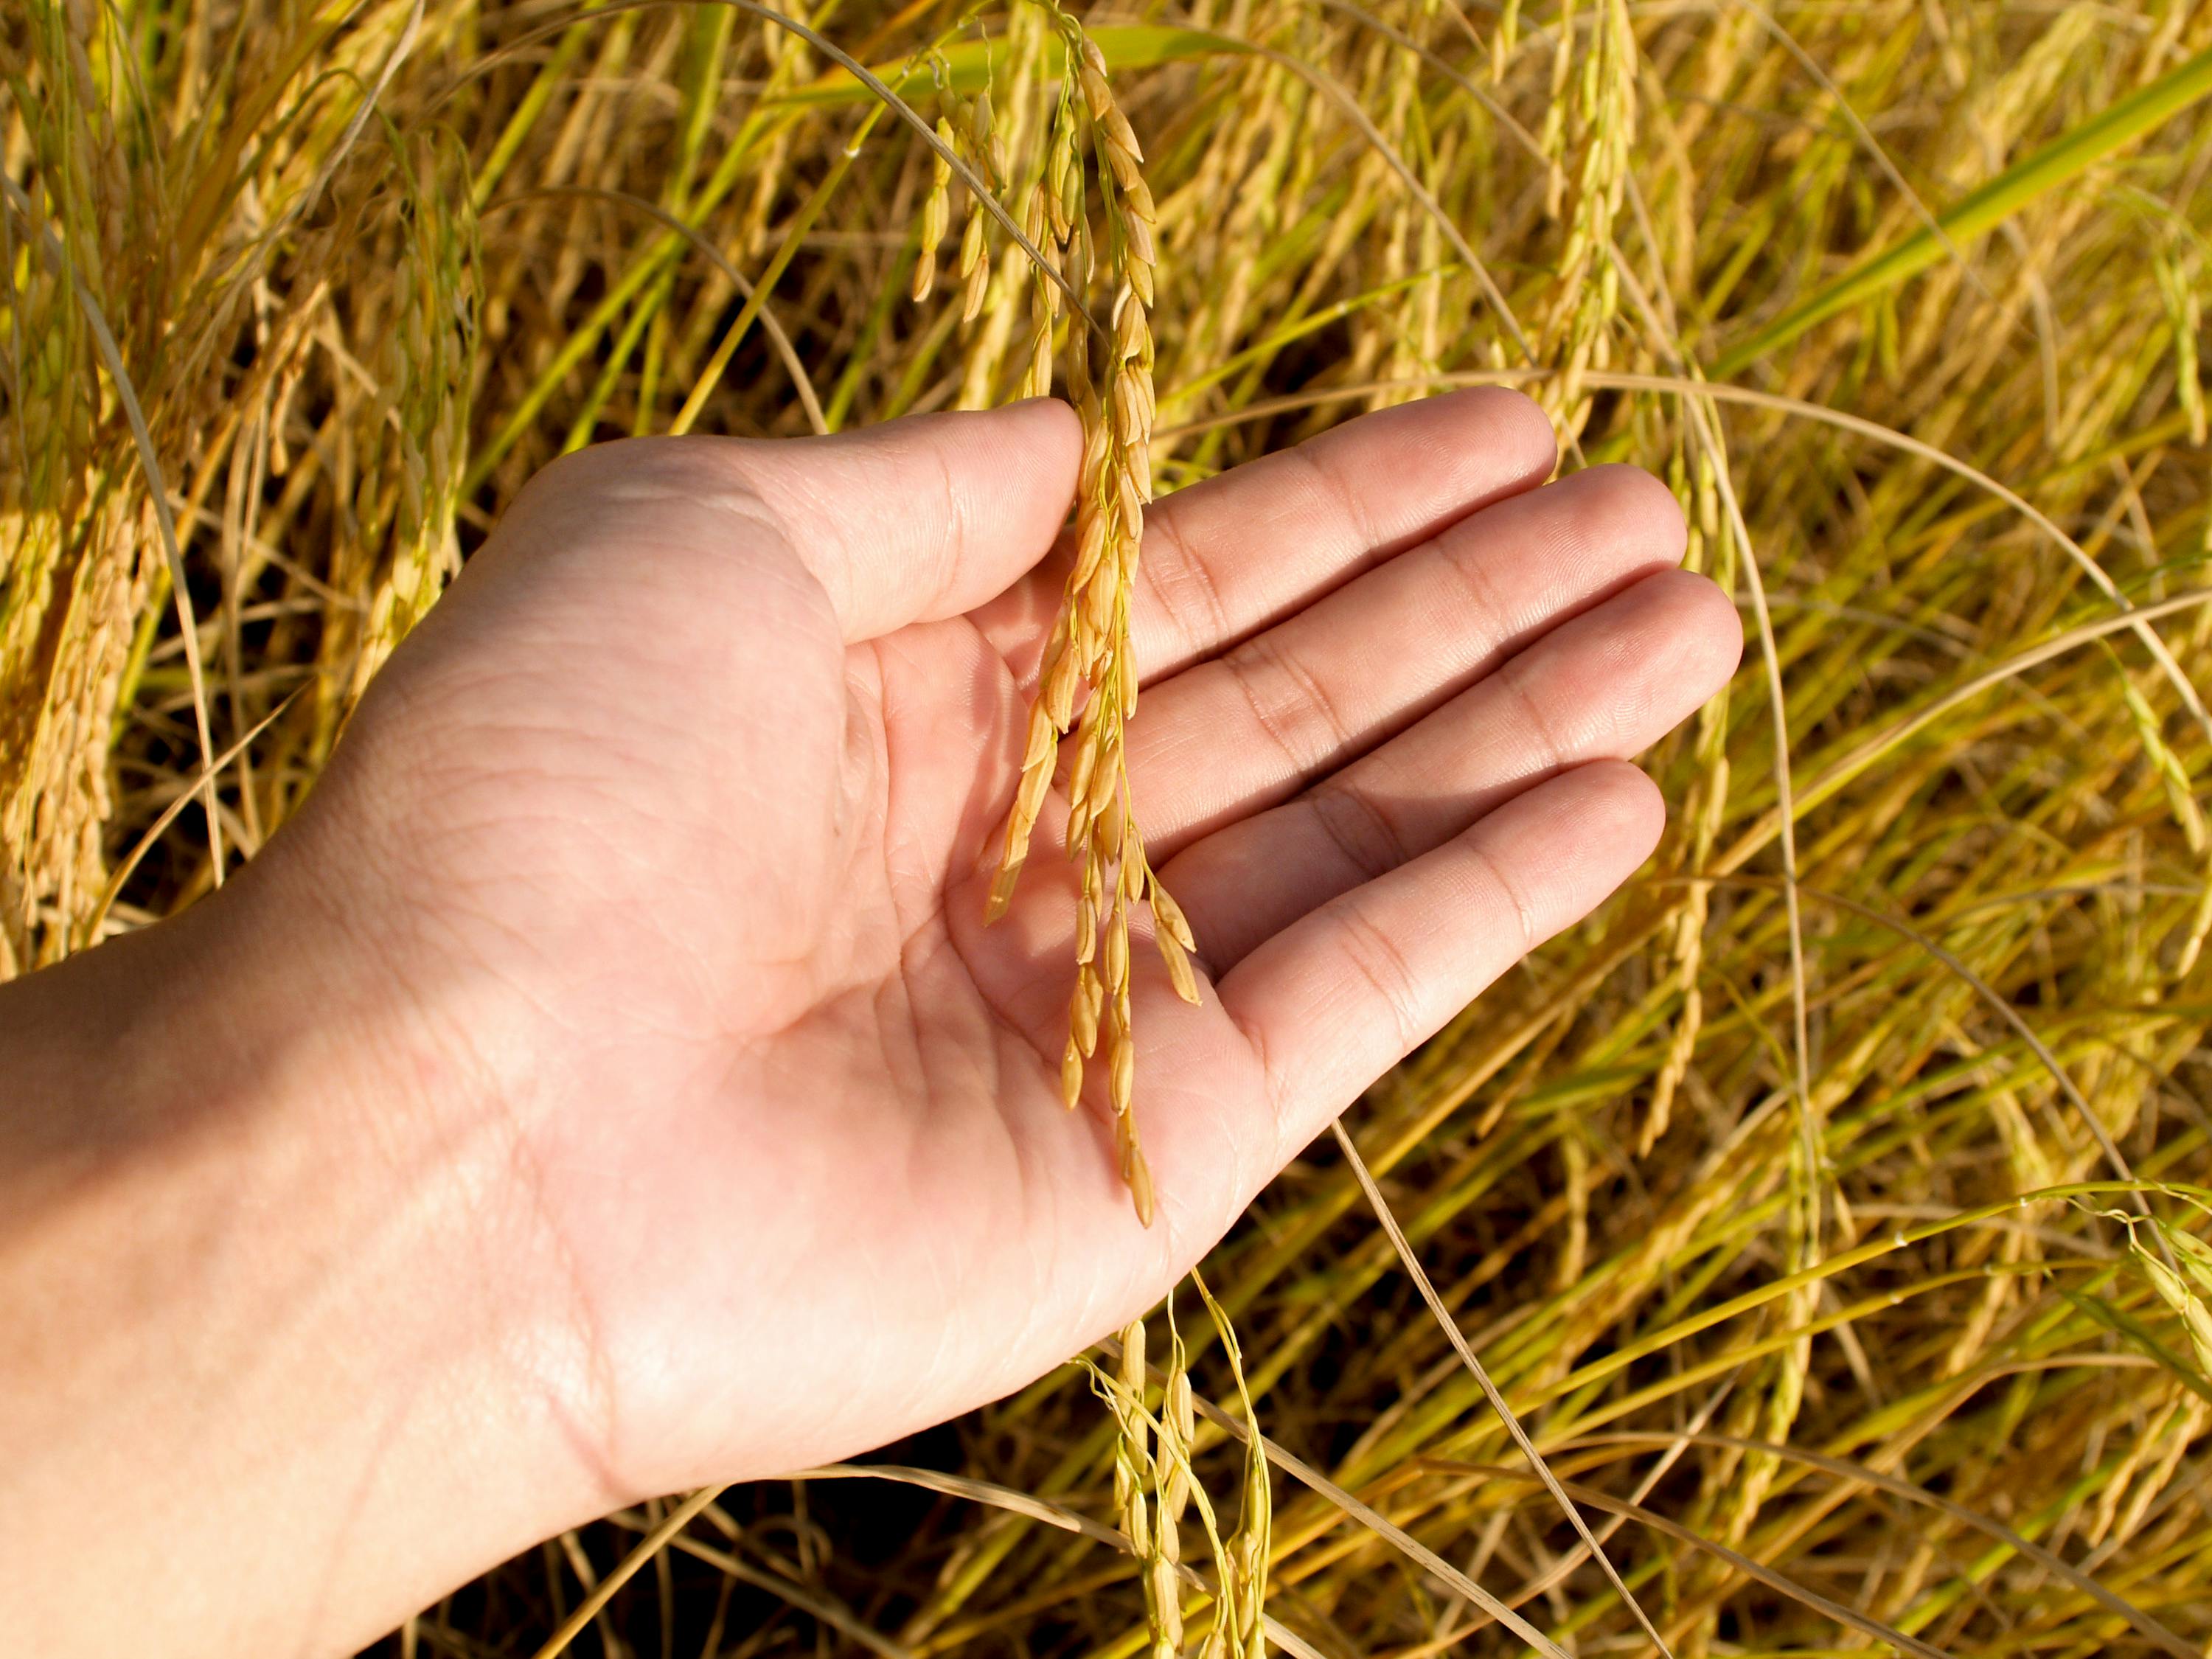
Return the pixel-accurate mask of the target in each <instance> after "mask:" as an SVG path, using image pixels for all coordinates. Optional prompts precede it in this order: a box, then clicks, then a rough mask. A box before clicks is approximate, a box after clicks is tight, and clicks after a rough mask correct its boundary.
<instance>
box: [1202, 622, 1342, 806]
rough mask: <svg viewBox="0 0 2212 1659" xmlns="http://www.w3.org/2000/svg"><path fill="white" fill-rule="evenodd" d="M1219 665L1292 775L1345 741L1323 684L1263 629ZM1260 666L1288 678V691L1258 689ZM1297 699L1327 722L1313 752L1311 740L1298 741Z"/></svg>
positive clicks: (1311, 767)
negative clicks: (1325, 740)
mask: <svg viewBox="0 0 2212 1659" xmlns="http://www.w3.org/2000/svg"><path fill="white" fill-rule="evenodd" d="M1221 665H1222V666H1223V667H1224V668H1225V669H1227V670H1228V671H1229V672H1230V674H1231V676H1232V677H1233V678H1235V680H1236V682H1237V689H1238V690H1240V691H1242V692H1243V694H1244V701H1245V702H1246V703H1247V704H1248V705H1249V707H1250V708H1251V710H1252V718H1253V719H1254V720H1256V721H1258V722H1259V725H1260V729H1261V731H1263V732H1266V733H1267V738H1268V740H1269V741H1270V742H1272V743H1273V744H1274V745H1275V747H1276V748H1277V749H1278V750H1280V751H1281V753H1282V756H1283V758H1284V759H1285V761H1287V762H1289V763H1290V767H1291V775H1292V776H1293V777H1296V778H1299V779H1304V778H1305V777H1307V776H1309V775H1310V774H1311V773H1312V772H1313V771H1314V769H1315V768H1316V767H1317V766H1318V765H1319V764H1320V763H1321V762H1322V760H1323V759H1325V758H1326V757H1327V756H1328V753H1329V752H1330V751H1331V750H1334V749H1338V748H1346V747H1349V746H1350V744H1351V743H1352V733H1351V732H1349V731H1347V730H1346V726H1345V723H1344V720H1343V718H1342V717H1341V715H1340V714H1339V713H1338V711H1337V708H1336V705H1335V704H1334V702H1332V701H1331V700H1330V698H1329V696H1328V693H1327V692H1325V691H1324V690H1322V687H1321V684H1320V682H1319V681H1317V680H1316V679H1315V678H1314V677H1313V675H1312V674H1311V673H1310V672H1309V671H1307V670H1306V669H1305V668H1304V666H1303V665H1300V664H1299V663H1298V662H1297V660H1295V659H1293V658H1292V656H1291V653H1288V652H1286V651H1285V650H1284V649H1283V648H1282V647H1281V646H1280V645H1279V644H1278V643H1276V641H1275V637H1274V635H1272V634H1262V635H1260V636H1259V637H1258V638H1257V639H1255V640H1250V641H1247V642H1246V643H1245V644H1243V645H1242V646H1240V647H1237V651H1236V653H1234V654H1233V655H1231V656H1228V657H1224V658H1223V659H1221ZM1262 670H1267V671H1273V673H1274V674H1275V675H1277V676H1278V677H1279V678H1281V679H1283V680H1284V681H1285V682H1287V683H1288V684H1289V686H1290V689H1291V695H1290V696H1289V697H1287V698H1285V699H1276V698H1270V697H1267V696H1262V695H1261V691H1260V689H1259V681H1260V678H1261V671H1262ZM1302 703H1303V704H1310V705H1311V707H1312V708H1314V709H1315V711H1316V713H1318V714H1319V715H1320V716H1321V720H1322V725H1323V726H1327V727H1328V732H1329V736H1330V738H1331V742H1330V744H1328V747H1327V748H1324V749H1322V750H1320V751H1318V752H1316V750H1315V746H1314V745H1313V744H1310V743H1301V742H1299V741H1298V733H1299V728H1300V725H1301V722H1300V721H1299V720H1298V719H1297V714H1296V712H1295V711H1296V710H1297V708H1299V706H1300V705H1301V704H1302Z"/></svg>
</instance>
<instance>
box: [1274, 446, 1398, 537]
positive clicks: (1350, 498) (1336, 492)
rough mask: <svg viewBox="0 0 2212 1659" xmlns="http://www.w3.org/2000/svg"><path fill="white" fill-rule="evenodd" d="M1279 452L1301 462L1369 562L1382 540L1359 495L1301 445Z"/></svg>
mask: <svg viewBox="0 0 2212 1659" xmlns="http://www.w3.org/2000/svg"><path fill="white" fill-rule="evenodd" d="M1283 453H1285V454H1286V455H1290V456H1293V457H1295V458H1297V459H1298V460H1300V461H1302V462H1304V465H1305V469H1306V471H1307V472H1308V473H1310V475H1312V477H1313V478H1314V480H1315V482H1316V483H1318V484H1319V485H1320V487H1321V490H1322V494H1323V495H1327V496H1328V498H1329V499H1330V500H1331V501H1334V503H1335V505H1336V510H1337V512H1338V513H1340V514H1341V515H1342V516H1343V519H1344V521H1345V523H1346V525H1348V526H1350V527H1351V530H1352V538H1353V540H1354V541H1355V542H1356V543H1357V544H1358V548H1359V550H1360V552H1361V554H1362V555H1363V556H1364V557H1363V561H1362V562H1363V563H1364V564H1365V563H1372V562H1374V561H1375V560H1376V557H1377V556H1379V555H1380V554H1381V552H1382V549H1383V539H1384V538H1383V536H1382V535H1381V534H1380V533H1379V532H1378V530H1377V527H1376V523H1375V520H1373V519H1372V518H1371V517H1370V516H1369V514H1368V512H1367V508H1366V507H1365V505H1364V503H1363V502H1362V501H1360V498H1359V492H1358V490H1356V489H1352V486H1351V485H1350V484H1348V483H1346V482H1345V481H1344V475H1343V474H1342V473H1340V472H1339V471H1337V470H1336V469H1335V468H1334V467H1333V466H1329V465H1325V464H1324V463H1323V462H1322V461H1321V460H1320V459H1318V458H1317V457H1316V456H1315V455H1314V454H1313V453H1311V452H1310V451H1309V450H1308V449H1306V448H1305V447H1304V446H1300V447H1298V448H1296V449H1291V450H1285V451H1284V452H1283Z"/></svg>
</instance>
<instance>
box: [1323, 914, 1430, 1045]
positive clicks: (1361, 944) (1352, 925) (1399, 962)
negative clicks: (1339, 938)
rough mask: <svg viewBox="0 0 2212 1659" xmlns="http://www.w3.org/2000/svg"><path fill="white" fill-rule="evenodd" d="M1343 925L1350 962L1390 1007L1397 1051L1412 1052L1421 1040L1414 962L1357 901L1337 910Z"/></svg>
mask: <svg viewBox="0 0 2212 1659" xmlns="http://www.w3.org/2000/svg"><path fill="white" fill-rule="evenodd" d="M1339 920H1340V922H1341V923H1342V925H1343V927H1344V932H1345V936H1346V945H1347V947H1348V948H1347V950H1346V954H1347V955H1348V956H1350V957H1351V958H1352V966H1353V967H1354V968H1356V969H1358V970H1359V975H1360V977H1361V978H1362V979H1364V980H1365V981H1367V982H1368V983H1369V984H1370V986H1372V987H1374V988H1375V993H1376V995H1377V996H1379V997H1381V998H1382V999H1383V1003H1384V1004H1385V1005H1386V1006H1388V1007H1389V1010H1390V1018H1391V1022H1392V1023H1393V1024H1395V1026H1396V1027H1397V1039H1398V1053H1399V1054H1401V1055H1402V1054H1410V1053H1412V1052H1413V1045H1414V1043H1416V1042H1419V1040H1420V1029H1421V1028H1420V1025H1419V1022H1418V1021H1417V1020H1416V1019H1415V1018H1414V1006H1415V1004H1414V996H1413V987H1414V983H1415V981H1414V975H1413V964H1412V963H1409V962H1407V960H1406V953H1405V952H1404V951H1401V950H1400V949H1399V948H1398V945H1397V942H1396V941H1395V939H1392V938H1391V937H1390V936H1389V934H1388V933H1384V932H1383V929H1382V928H1380V927H1376V925H1375V923H1374V922H1373V921H1371V920H1370V918H1369V917H1368V916H1367V915H1366V914H1365V913H1364V911H1363V910H1361V908H1359V907H1358V905H1357V904H1346V906H1344V908H1342V910H1341V911H1340V912H1339Z"/></svg>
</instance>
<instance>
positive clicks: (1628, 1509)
mask: <svg viewBox="0 0 2212 1659" xmlns="http://www.w3.org/2000/svg"><path fill="white" fill-rule="evenodd" d="M1422 1466H1423V1467H1424V1468H1431V1469H1435V1470H1437V1471H1440V1472H1448V1473H1450V1474H1478V1475H1481V1476H1483V1477H1484V1478H1486V1479H1487V1480H1534V1479H1535V1476H1534V1475H1533V1474H1530V1473H1528V1471H1527V1470H1525V1469H1507V1468H1499V1467H1498V1466H1496V1465H1494V1464H1489V1463H1462V1462H1456V1461H1455V1460H1453V1459H1450V1458H1424V1459H1423V1460H1422ZM1566 1490H1567V1492H1569V1493H1571V1495H1572V1496H1573V1497H1574V1498H1577V1499H1579V1500H1580V1501H1581V1502H1583V1503H1585V1504H1589V1506H1590V1507H1591V1508H1592V1509H1594V1510H1606V1511H1607V1513H1609V1514H1613V1515H1622V1516H1627V1517H1628V1518H1629V1519H1630V1520H1632V1521H1636V1522H1641V1523H1642V1524H1643V1525H1644V1526H1647V1527H1649V1528H1651V1529H1652V1530H1653V1531H1654V1532H1661V1533H1664V1534H1666V1535H1667V1536H1668V1537H1669V1538H1674V1539H1678V1540H1680V1541H1681V1542H1683V1543H1685V1544H1687V1545H1689V1546H1690V1547H1692V1549H1697V1550H1701V1551H1703V1552H1705V1553H1706V1554H1709V1555H1711V1556H1714V1557H1716V1558H1717V1559H1719V1560H1722V1561H1724V1562H1726V1563H1727V1564H1728V1565H1729V1566H1730V1567H1732V1568H1734V1569H1735V1571H1738V1572H1740V1573H1741V1574H1742V1575H1743V1576H1744V1577H1747V1578H1753V1579H1756V1580H1757V1581H1758V1582H1759V1583H1762V1584H1765V1585H1767V1586H1769V1587H1770V1588H1771V1589H1778V1590H1780V1591H1781V1592H1782V1593H1783V1594H1784V1595H1787V1596H1789V1597H1790V1599H1791V1600H1792V1601H1802V1602H1803V1603H1804V1604H1805V1605H1806V1606H1807V1607H1811V1608H1812V1609H1814V1611H1815V1612H1817V1613H1820V1614H1822V1615H1824V1616H1825V1617H1826V1618H1829V1619H1832V1620H1835V1621H1836V1623H1838V1624H1839V1625H1842V1626H1846V1627H1847V1628H1849V1629H1851V1630H1856V1631H1859V1632H1863V1633H1864V1634H1866V1635H1868V1636H1871V1637H1872V1638H1874V1639H1875V1641H1877V1642H1887V1643H1888V1644H1889V1645H1890V1646H1892V1647H1893V1648H1895V1649H1896V1650H1898V1651H1899V1653H1911V1654H1917V1655H1918V1656H1919V1659H1951V1656H1949V1655H1948V1654H1946V1653H1945V1652H1944V1651H1943V1650H1942V1649H1941V1648H1933V1647H1930V1646H1929V1645H1928V1644H1927V1643H1925V1642H1923V1641H1921V1640H1920V1639H1919V1638H1917V1637H1912V1636H1907V1635H1906V1634H1905V1632H1903V1631H1900V1630H1893V1629H1892V1628H1891V1627H1890V1626H1887V1625H1885V1624H1883V1623H1882V1622H1881V1620H1879V1619H1869V1618H1868V1617H1867V1616H1866V1615H1865V1614H1864V1613H1860V1612H1859V1611H1858V1610H1857V1608H1854V1607H1845V1606H1844V1604H1843V1603H1842V1602H1840V1601H1832V1600H1831V1599H1830V1598H1829V1597H1827V1596H1825V1595H1821V1594H1820V1592H1819V1591H1818V1590H1814V1589H1808V1588H1806V1587H1805V1586H1804V1585H1802V1584H1799V1583H1793V1582H1792V1581H1791V1580H1790V1578H1788V1577H1785V1576H1784V1575H1783V1574H1781V1573H1778V1572H1776V1571H1772V1570H1771V1568H1768V1567H1765V1566H1762V1565H1759V1563H1758V1562H1756V1561H1754V1560H1753V1559H1751V1558H1750V1557H1749V1556H1747V1555H1745V1554H1743V1553H1741V1552H1740V1551H1737V1550H1732V1549H1730V1548H1729V1547H1728V1546H1727V1545H1725V1544H1722V1543H1717V1542H1716V1541H1714V1540H1712V1539H1710V1538H1706V1537H1703V1536H1701V1535H1700V1534H1697V1533H1694V1532H1692V1531H1691V1530H1690V1529H1689V1528H1687V1527H1685V1526H1683V1525H1682V1524H1681V1523H1680V1522H1676V1521H1670V1520H1668V1518H1667V1517H1666V1516H1663V1515H1656V1514H1654V1513H1653V1512H1652V1511H1651V1510H1648V1509H1645V1508H1644V1506H1643V1505H1642V1504H1629V1503H1625V1502H1623V1501H1622V1500H1621V1499H1620V1498H1615V1497H1613V1495H1612V1494H1611V1493H1609V1492H1598V1491H1595V1490H1594V1489H1592V1488H1590V1487H1589V1486H1578V1485H1576V1484H1575V1483H1573V1482H1569V1483H1568V1484H1567V1486H1566Z"/></svg>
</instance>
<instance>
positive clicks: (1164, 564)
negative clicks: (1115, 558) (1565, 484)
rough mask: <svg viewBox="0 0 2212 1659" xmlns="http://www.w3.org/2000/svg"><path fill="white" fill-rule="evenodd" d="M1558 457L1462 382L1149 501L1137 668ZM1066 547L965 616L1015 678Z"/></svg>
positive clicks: (1266, 617)
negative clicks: (970, 616)
mask: <svg viewBox="0 0 2212 1659" xmlns="http://www.w3.org/2000/svg"><path fill="white" fill-rule="evenodd" d="M1558 453H1559V451H1558V447H1557V444H1556V442H1555V441H1554V439H1553V433H1552V423H1551V421H1550V419H1549V418H1548V417H1547V416H1546V415H1545V413H1544V411H1543V410H1541V409H1540V408H1538V407H1537V406H1536V404H1534V403H1533V402H1532V401H1530V400H1529V399H1528V398H1525V397H1523V396H1522V395H1521V393H1519V392H1513V391H1510V390H1508V389H1506V388H1504V387H1503V386H1475V387H1471V388H1469V389H1468V390H1465V391H1460V392H1447V393H1445V394H1443V396H1441V397H1437V398H1425V399H1423V400H1422V401H1421V402H1419V403H1413V404H1400V405H1398V406H1397V407H1395V408H1393V409H1386V410H1378V411H1377V412H1376V413H1375V414H1372V415H1364V416H1361V417H1360V418H1359V419H1358V420H1356V421H1349V422H1346V423H1345V424H1344V425H1342V426H1340V427H1335V428H1332V429H1330V430H1329V431H1328V432H1324V433H1322V435H1320V436H1319V437H1316V438H1310V439H1308V440H1307V441H1305V442H1304V443H1302V444H1300V445H1298V446H1297V447H1295V448H1292V449H1286V450H1283V451H1280V452H1279V453H1275V454H1273V455H1268V456H1265V457H1263V458H1261V459H1259V460H1256V461H1253V462H1251V463H1249V465H1243V466H1240V467H1237V468H1234V469H1233V470H1231V471H1227V472H1225V473H1223V474H1221V475H1220V476H1219V477H1215V478H1209V479H1208V480H1206V482H1205V483H1200V484H1194V485H1192V486H1191V487H1190V488H1189V489H1181V490H1177V491H1176V492H1175V493H1174V494H1173V495H1168V496H1166V497H1164V498H1163V499H1162V500H1161V501H1157V502H1155V503H1154V504H1153V505H1152V507H1150V508H1149V509H1147V511H1146V514H1145V544H1144V548H1143V552H1142V556H1141V557H1140V559H1139V562H1138V571H1137V584H1136V592H1135V595H1134V607H1133V611H1132V614H1131V617H1130V630H1131V633H1132V635H1133V641H1134V645H1135V649H1136V653H1137V665H1138V671H1139V677H1140V678H1142V679H1143V680H1145V681H1148V682H1149V681H1152V680H1156V679H1159V678H1164V677H1165V676H1167V675H1170V674H1173V673H1176V672H1178V671H1181V670H1182V669H1184V668H1187V667H1188V666H1190V665H1191V664H1193V663H1195V662H1200V661H1202V660H1204V659H1206V658H1208V657H1211V656H1212V655H1213V654H1214V653H1217V652H1219V651H1222V650H1225V649H1226V648H1227V647H1230V646H1232V645H1234V644H1236V643H1237V641H1239V640H1243V639H1245V638H1248V637H1249V636H1250V635H1254V634H1256V633H1258V632H1259V631H1261V629H1265V628H1267V627H1268V626H1269V625H1270V624H1272V623H1275V622H1278V621H1279V620H1280V619H1281V618H1283V617H1286V616H1289V615H1291V614H1292V613H1293V612H1295V611H1299V610H1302V609H1304V607H1305V606H1306V605H1310V604H1312V603H1313V602H1314V601H1315V600H1316V599H1320V598H1321V597H1322V595H1323V594H1325V593H1328V592H1330V591H1331V590H1332V589H1334V588H1337V587H1340V586H1343V585H1344V584H1345V583H1346V582H1348V581H1350V580H1352V578H1354V577H1355V576H1358V575H1359V574H1361V573H1362V572H1364V571H1366V570H1370V569H1372V568H1374V567H1375V566H1376V565H1378V564H1381V563H1382V562H1384V561H1385V560H1387V559H1389V558H1391V557H1393V556H1395V555H1397V554H1399V553H1401V552H1404V551H1405V550H1407V549H1408V548H1412V547H1415V546H1418V545H1419V544H1421V543H1422V542H1425V541H1426V540H1427V539H1429V538H1431V537H1432V536H1434V535H1436V534H1437V532H1440V531H1443V530H1444V529H1447V528H1449V526H1451V525H1453V524H1455V523H1456V522H1458V521H1459V520H1462V519H1463V518H1465V517H1466V516H1467V515H1468V513H1474V512H1475V511H1477V510H1478V509H1480V508H1481V507H1487V506H1488V505H1489V504H1490V503H1491V502H1492V501H1501V500H1503V499H1504V498H1505V497H1506V496H1508V495H1518V494H1520V493H1521V492H1522V491H1523V490H1527V489H1534V488H1535V487H1536V486H1537V485H1538V484H1540V483H1543V482H1544V480H1545V479H1546V478H1547V477H1550V476H1551V472H1552V468H1553V464H1554V463H1555V461H1556V460H1557V459H1558ZM1065 540H1066V538H1063V543H1065ZM1066 551H1067V550H1066V547H1065V545H1063V546H1062V548H1061V549H1060V552H1059V553H1058V554H1056V555H1055V556H1054V557H1053V558H1051V559H1048V560H1047V561H1046V562H1044V563H1043V564H1042V565H1040V566H1039V567H1038V568H1036V570H1034V571H1032V572H1031V573H1030V575H1029V576H1028V577H1027V578H1025V579H1024V580H1022V581H1020V582H1018V583H1016V584H1015V585H1014V586H1013V587H1012V588H1011V589H1010V590H1009V591H1008V592H1006V593H1005V594H1002V595H1001V596H1000V599H997V600H995V601H994V602H993V603H992V604H991V605H987V606H985V607H984V608H983V610H982V611H979V612H977V613H976V614H975V622H976V623H977V625H978V626H980V627H981V629H983V632H984V634H985V635H986V637H987V638H988V639H989V640H990V641H991V642H992V643H993V644H994V646H995V647H997V648H998V649H999V651H1000V653H1002V654H1003V655H1004V656H1005V657H1006V659H1007V660H1008V661H1009V662H1011V663H1012V664H1013V665H1015V666H1016V669H1017V671H1018V672H1020V673H1022V674H1024V676H1026V675H1027V674H1028V673H1029V672H1030V671H1032V670H1033V668H1034V665H1035V662H1036V656H1037V654H1038V652H1039V651H1040V649H1041V648H1042V644H1043V640H1044V635H1045V632H1046V630H1047V629H1048V628H1049V627H1050V626H1051V623H1052V619H1053V617H1054V613H1055V612H1056V611H1057V610H1058V609H1059V605H1060V585H1061V583H1062V582H1063V581H1064V580H1066V572H1067V561H1066Z"/></svg>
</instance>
